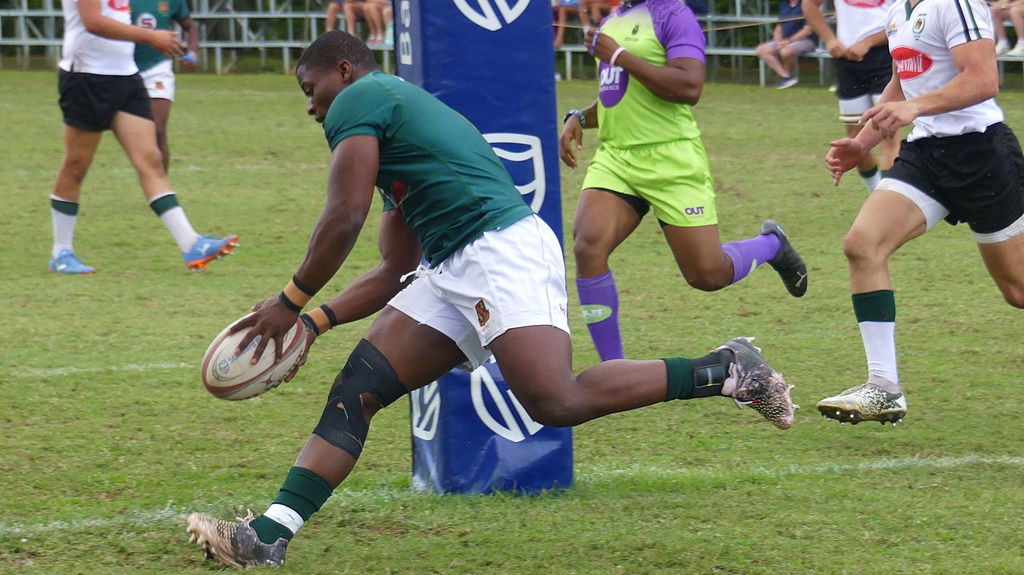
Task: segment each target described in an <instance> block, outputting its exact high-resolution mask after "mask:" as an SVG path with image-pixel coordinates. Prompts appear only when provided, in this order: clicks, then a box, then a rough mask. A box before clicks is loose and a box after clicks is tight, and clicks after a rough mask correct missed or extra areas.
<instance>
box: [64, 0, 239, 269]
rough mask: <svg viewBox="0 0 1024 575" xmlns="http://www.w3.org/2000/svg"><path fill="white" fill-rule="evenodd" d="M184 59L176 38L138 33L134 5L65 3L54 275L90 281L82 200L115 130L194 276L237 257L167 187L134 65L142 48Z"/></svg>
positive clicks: (231, 239)
mask: <svg viewBox="0 0 1024 575" xmlns="http://www.w3.org/2000/svg"><path fill="white" fill-rule="evenodd" d="M136 42H144V43H147V44H150V45H152V46H153V47H154V48H156V49H157V50H159V51H160V52H162V53H164V54H166V55H167V56H180V55H181V53H182V44H181V41H179V40H178V38H177V32H172V31H170V30H147V29H145V28H140V27H137V26H132V25H131V13H130V9H129V0H106V1H101V0H77V1H76V0H65V2H64V47H63V55H62V58H61V60H60V72H59V90H60V107H61V111H62V112H63V115H64V157H63V159H62V161H61V166H60V171H59V172H58V173H57V180H56V181H55V182H54V184H53V194H51V195H50V215H51V219H52V222H53V251H52V253H51V257H50V265H49V269H50V271H51V272H53V273H62V274H91V273H94V272H95V271H96V270H95V268H93V267H92V266H87V265H85V264H83V263H82V262H81V261H80V260H79V259H78V257H77V256H76V255H75V252H74V249H73V247H72V241H73V239H74V233H75V224H76V222H77V220H78V199H79V196H80V195H81V192H82V180H84V179H85V175H86V173H87V172H88V171H89V166H90V164H92V160H93V157H94V156H95V155H96V148H97V147H98V146H99V143H100V139H101V138H102V136H103V132H105V131H106V130H111V131H113V132H114V135H116V136H117V140H118V142H120V144H121V147H122V148H124V151H125V154H126V155H127V156H128V159H129V160H131V162H132V165H133V166H134V167H135V170H136V171H137V172H138V175H139V182H140V184H141V185H142V191H143V193H144V194H145V196H146V200H147V201H148V202H149V205H150V207H151V208H152V209H153V211H154V212H156V214H157V215H158V216H159V217H160V219H161V220H162V221H163V223H164V225H165V226H166V227H167V229H168V230H169V231H170V232H171V235H172V236H173V237H174V239H175V241H176V242H177V244H178V247H179V248H180V249H181V254H182V258H183V259H184V260H185V264H186V266H188V267H189V268H190V269H201V268H204V267H206V264H207V263H208V262H210V261H211V260H213V259H216V258H217V257H221V256H223V255H227V254H228V253H231V251H232V249H233V248H234V246H235V245H237V243H238V237H237V236H228V237H225V238H220V237H217V236H200V235H199V234H197V233H196V231H195V230H194V229H193V228H192V225H191V224H190V223H189V221H188V218H187V217H186V216H185V211H184V210H183V209H182V208H181V206H180V205H178V200H177V196H176V195H175V194H174V192H173V190H172V189H171V184H170V182H169V181H168V180H167V173H166V171H165V170H164V167H163V159H162V156H161V153H160V149H159V148H157V145H156V125H155V124H154V122H153V110H152V107H151V105H150V101H149V94H148V93H147V92H146V87H145V86H144V85H143V83H142V78H141V77H140V76H139V73H138V72H139V70H138V67H136V65H135V43H136Z"/></svg>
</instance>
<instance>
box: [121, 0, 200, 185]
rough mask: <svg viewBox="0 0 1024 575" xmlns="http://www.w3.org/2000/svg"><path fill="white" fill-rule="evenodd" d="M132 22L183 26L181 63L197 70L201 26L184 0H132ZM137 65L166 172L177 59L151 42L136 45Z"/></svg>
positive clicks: (162, 27) (163, 27) (144, 25)
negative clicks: (183, 50) (190, 13)
mask: <svg viewBox="0 0 1024 575" xmlns="http://www.w3.org/2000/svg"><path fill="white" fill-rule="evenodd" d="M131 8H132V22H133V23H134V24H135V25H136V26H139V27H140V28H148V29H150V30H170V29H171V24H172V23H174V22H177V23H178V25H180V26H181V30H182V33H183V39H184V40H185V45H186V50H185V53H184V54H183V55H182V56H181V65H182V67H183V68H184V69H185V70H186V71H189V72H191V71H193V70H195V69H196V62H197V61H198V56H197V55H196V53H197V52H198V50H199V26H197V25H196V23H195V22H194V21H193V20H192V16H191V15H189V11H188V4H187V3H186V1H185V0H131ZM135 64H136V65H138V67H139V74H141V75H142V81H143V82H145V84H146V91H148V92H149V98H150V100H152V104H153V119H154V121H156V141H157V144H158V145H159V146H160V153H162V154H163V156H164V171H165V172H166V171H167V170H168V168H169V167H170V164H171V150H170V147H169V146H168V144H167V121H168V120H169V119H170V117H171V104H172V103H173V102H174V88H175V85H174V61H173V60H172V59H171V58H168V57H167V56H165V55H163V54H161V53H160V52H157V51H156V50H154V49H153V47H152V46H150V45H149V44H136V45H135Z"/></svg>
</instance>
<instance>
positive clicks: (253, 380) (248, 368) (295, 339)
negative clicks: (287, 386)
mask: <svg viewBox="0 0 1024 575" xmlns="http://www.w3.org/2000/svg"><path fill="white" fill-rule="evenodd" d="M249 315H252V314H249ZM246 317H249V316H248V315H247V316H245V317H243V318H240V319H239V320H238V321H241V320H242V319H245V318H246ZM238 321H235V322H232V324H231V325H229V326H228V327H226V328H224V330H223V331H221V332H220V334H218V335H217V337H216V338H214V340H213V343H211V344H210V347H209V348H207V350H206V355H204V356H203V385H204V386H205V387H206V390H207V391H209V392H210V393H212V394H213V395H215V396H217V397H219V398H221V399H231V400H239V399H249V398H250V397H256V396H257V395H261V394H263V393H266V392H268V391H270V390H271V389H274V388H275V387H277V386H278V385H280V384H281V382H282V381H284V378H285V376H287V375H288V374H289V373H290V372H291V370H292V368H294V367H295V364H296V363H298V361H299V357H300V356H301V355H302V350H303V348H304V347H305V345H306V324H304V323H302V320H300V319H297V320H295V325H293V326H292V328H291V329H290V330H288V333H286V334H285V336H284V341H283V343H282V345H283V347H284V350H283V351H282V352H281V361H277V362H275V361H274V359H275V357H274V348H275V345H274V342H273V341H271V342H269V343H268V344H267V347H266V349H265V350H263V356H262V357H260V360H259V361H258V362H257V363H255V364H253V363H252V356H253V353H254V352H255V351H256V346H257V345H259V342H260V338H261V336H256V337H255V338H254V339H253V340H252V341H251V342H249V345H247V346H246V347H245V349H243V350H242V351H241V353H239V354H238V355H236V354H235V348H236V347H238V344H239V343H241V341H242V338H244V337H245V335H246V334H247V333H248V332H249V330H248V329H243V330H241V331H238V332H235V333H233V334H230V333H228V332H229V331H230V330H231V326H232V325H235V323H238Z"/></svg>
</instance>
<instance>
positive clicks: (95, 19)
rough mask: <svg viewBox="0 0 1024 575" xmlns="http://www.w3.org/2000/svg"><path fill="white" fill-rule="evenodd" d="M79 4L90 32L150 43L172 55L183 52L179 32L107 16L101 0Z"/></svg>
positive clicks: (83, 19) (113, 38)
mask: <svg viewBox="0 0 1024 575" xmlns="http://www.w3.org/2000/svg"><path fill="white" fill-rule="evenodd" d="M77 6H78V14H79V15H80V16H81V17H82V24H83V25H84V26H85V29H86V30H87V31H88V32H89V33H90V34H95V35H97V36H103V37H104V38H110V39H111V40H125V41H128V42H136V43H145V44H149V45H151V46H153V47H154V48H156V49H157V50H159V51H160V52H162V53H163V54H164V55H166V56H170V57H177V56H180V55H181V53H182V46H181V41H180V40H178V33H177V32H175V31H171V30H147V29H145V28H140V27H138V26H132V25H131V24H124V23H122V22H118V21H117V20H114V19H112V18H107V17H106V16H104V15H103V13H102V11H101V8H100V6H101V4H100V0H79V1H78V3H77Z"/></svg>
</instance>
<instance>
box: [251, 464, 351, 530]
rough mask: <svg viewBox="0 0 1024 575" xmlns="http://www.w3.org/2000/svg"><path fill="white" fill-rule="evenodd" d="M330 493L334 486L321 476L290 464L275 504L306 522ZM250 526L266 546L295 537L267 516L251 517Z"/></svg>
mask: <svg viewBox="0 0 1024 575" xmlns="http://www.w3.org/2000/svg"><path fill="white" fill-rule="evenodd" d="M332 492H334V488H333V487H331V484H330V483H328V482H327V480H326V479H324V478H323V477H320V476H319V475H317V474H316V473H314V472H312V471H310V470H308V469H305V468H302V467H292V468H291V470H289V471H288V476H287V477H285V479H284V484H283V485H282V486H281V490H280V491H279V492H278V494H277V499H275V500H274V503H276V504H278V505H284V506H285V507H288V508H290V509H292V510H294V511H295V512H296V513H298V514H299V516H300V517H302V520H303V521H307V520H309V518H310V517H312V516H313V514H314V513H316V512H317V511H319V510H320V507H322V506H323V504H324V503H325V502H326V501H327V499H328V498H330V496H331V493H332ZM250 525H251V526H252V528H253V529H254V530H256V536H257V537H259V539H260V541H262V542H263V543H266V544H268V545H269V544H271V543H273V542H274V541H277V540H278V538H281V537H283V538H285V539H287V540H289V541H290V540H291V538H292V537H294V536H295V534H294V533H292V531H291V530H290V529H288V528H287V527H285V526H284V525H281V524H280V523H278V522H277V521H274V520H273V519H270V518H269V517H267V516H266V515H260V516H259V517H257V518H256V519H253V521H252V523H250Z"/></svg>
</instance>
